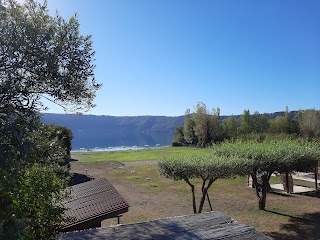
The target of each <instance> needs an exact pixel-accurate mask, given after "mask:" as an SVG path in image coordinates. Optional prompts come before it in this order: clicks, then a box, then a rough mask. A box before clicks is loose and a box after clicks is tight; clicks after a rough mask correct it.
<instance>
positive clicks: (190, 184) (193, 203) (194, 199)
mask: <svg viewBox="0 0 320 240" xmlns="http://www.w3.org/2000/svg"><path fill="white" fill-rule="evenodd" d="M184 180H185V181H186V183H188V184H189V186H190V187H191V191H192V206H193V213H194V214H196V213H197V205H196V197H195V193H194V185H193V184H192V183H191V182H190V181H189V179H184Z"/></svg>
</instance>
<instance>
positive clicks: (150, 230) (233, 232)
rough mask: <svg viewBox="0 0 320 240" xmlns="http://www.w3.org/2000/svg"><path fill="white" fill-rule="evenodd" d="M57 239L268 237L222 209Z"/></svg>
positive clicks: (126, 239) (70, 234) (204, 239)
mask: <svg viewBox="0 0 320 240" xmlns="http://www.w3.org/2000/svg"><path fill="white" fill-rule="evenodd" d="M58 239H59V240H71V239H79V240H82V239H83V240H84V239H93V240H102V239H113V240H130V239H131V240H133V239H153V240H165V239H166V240H167V239H181V240H188V239H189V240H191V239H192V240H212V239H233V240H235V239H241V240H244V239H250V240H252V239H256V240H258V239H259V240H267V239H269V240H270V239H272V238H269V237H267V236H265V235H263V234H261V233H259V232H257V231H256V230H255V229H254V228H252V227H250V226H247V225H245V224H242V223H239V222H237V221H235V220H233V219H231V218H230V217H228V216H226V215H225V214H223V213H221V212H207V213H200V214H193V215H189V216H180V217H173V218H166V219H158V220H153V221H149V222H140V223H134V224H125V225H117V226H114V227H108V228H96V229H90V230H85V231H79V232H69V233H66V234H61V235H60V237H59V238H58Z"/></svg>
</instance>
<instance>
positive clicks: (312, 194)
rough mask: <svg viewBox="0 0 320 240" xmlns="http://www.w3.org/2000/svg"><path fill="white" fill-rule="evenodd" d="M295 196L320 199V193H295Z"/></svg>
mask: <svg viewBox="0 0 320 240" xmlns="http://www.w3.org/2000/svg"><path fill="white" fill-rule="evenodd" d="M296 194H299V195H303V196H308V197H316V198H320V191H312V192H303V193H296Z"/></svg>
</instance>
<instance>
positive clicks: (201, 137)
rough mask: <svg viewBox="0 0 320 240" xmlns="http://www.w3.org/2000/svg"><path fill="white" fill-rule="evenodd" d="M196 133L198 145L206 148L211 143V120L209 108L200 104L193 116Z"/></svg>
mask: <svg viewBox="0 0 320 240" xmlns="http://www.w3.org/2000/svg"><path fill="white" fill-rule="evenodd" d="M193 120H194V133H195V136H196V138H197V145H198V146H200V147H206V146H207V144H208V143H209V118H208V110H207V106H206V105H205V104H204V103H202V102H199V103H198V104H197V106H196V110H195V112H194V114H193Z"/></svg>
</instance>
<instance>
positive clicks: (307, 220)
mask: <svg viewBox="0 0 320 240" xmlns="http://www.w3.org/2000/svg"><path fill="white" fill-rule="evenodd" d="M268 212H271V213H274V214H278V215H282V216H288V215H286V214H282V213H277V212H273V211H268ZM281 229H282V230H284V231H285V232H282V233H279V232H270V233H268V236H270V237H272V238H274V239H290V240H298V239H299V240H300V239H310V240H316V239H317V240H318V239H320V212H315V213H308V214H304V215H302V216H301V217H293V216H289V223H287V224H283V225H282V226H281Z"/></svg>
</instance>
